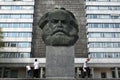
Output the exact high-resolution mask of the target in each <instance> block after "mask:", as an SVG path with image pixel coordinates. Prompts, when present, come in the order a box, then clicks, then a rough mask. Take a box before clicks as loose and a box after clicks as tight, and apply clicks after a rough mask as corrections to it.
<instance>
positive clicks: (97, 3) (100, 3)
mask: <svg viewBox="0 0 120 80" xmlns="http://www.w3.org/2000/svg"><path fill="white" fill-rule="evenodd" d="M86 5H87V6H88V5H92V6H93V5H94V6H95V5H101V6H104V5H105V6H108V5H110V6H118V5H120V3H119V2H100V1H99V2H86Z"/></svg>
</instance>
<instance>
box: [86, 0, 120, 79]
mask: <svg viewBox="0 0 120 80" xmlns="http://www.w3.org/2000/svg"><path fill="white" fill-rule="evenodd" d="M86 19H87V25H86V27H87V37H88V48H89V50H88V51H89V56H90V57H91V58H96V59H104V62H106V61H108V60H109V58H110V59H116V62H117V61H119V58H120V0H86ZM111 62H112V60H111ZM116 62H115V63H116ZM106 66H107V68H104V67H105V65H103V68H99V69H98V68H94V71H95V72H96V74H98V73H99V74H100V75H101V77H103V78H114V77H116V78H120V66H117V64H115V65H112V66H108V65H106ZM94 76H95V77H100V76H98V75H94Z"/></svg>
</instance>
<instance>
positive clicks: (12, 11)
mask: <svg viewBox="0 0 120 80" xmlns="http://www.w3.org/2000/svg"><path fill="white" fill-rule="evenodd" d="M33 13H34V1H33V0H0V28H1V30H2V32H3V37H4V38H3V41H4V42H5V47H3V48H1V49H0V58H1V59H4V58H10V59H11V58H16V59H17V58H21V59H22V58H30V53H31V42H32V28H33V26H32V24H33ZM1 66H3V65H1ZM3 69H4V71H1V70H3ZM20 70H21V69H20ZM3 72H4V73H3ZM17 73H18V69H17V68H15V67H14V68H12V67H8V66H5V67H0V74H3V75H2V76H1V75H0V76H1V77H17Z"/></svg>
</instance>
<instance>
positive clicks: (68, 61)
mask: <svg viewBox="0 0 120 80" xmlns="http://www.w3.org/2000/svg"><path fill="white" fill-rule="evenodd" d="M74 75H75V72H74V47H73V46H70V47H58V46H57V47H53V46H47V47H46V78H48V79H50V78H53V79H54V78H60V79H62V78H63V79H67V78H72V79H73V78H74Z"/></svg>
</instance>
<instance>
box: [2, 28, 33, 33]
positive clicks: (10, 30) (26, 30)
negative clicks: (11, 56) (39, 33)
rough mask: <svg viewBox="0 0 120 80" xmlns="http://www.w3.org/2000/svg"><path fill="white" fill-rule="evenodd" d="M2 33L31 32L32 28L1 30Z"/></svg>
mask: <svg viewBox="0 0 120 80" xmlns="http://www.w3.org/2000/svg"><path fill="white" fill-rule="evenodd" d="M1 29H2V32H32V28H1Z"/></svg>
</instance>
